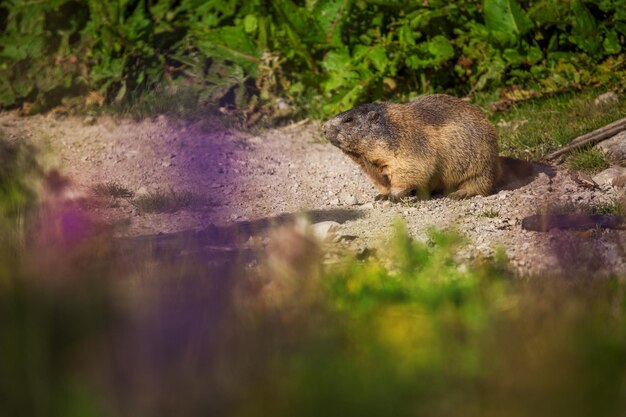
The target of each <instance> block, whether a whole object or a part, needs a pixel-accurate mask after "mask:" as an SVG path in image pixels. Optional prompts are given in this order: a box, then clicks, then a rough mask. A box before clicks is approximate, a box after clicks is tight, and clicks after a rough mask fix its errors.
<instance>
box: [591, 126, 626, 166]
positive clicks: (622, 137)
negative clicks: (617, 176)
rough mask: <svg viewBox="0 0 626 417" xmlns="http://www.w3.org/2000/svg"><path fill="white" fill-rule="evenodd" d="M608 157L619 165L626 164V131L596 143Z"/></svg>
mask: <svg viewBox="0 0 626 417" xmlns="http://www.w3.org/2000/svg"><path fill="white" fill-rule="evenodd" d="M596 148H597V149H599V150H600V151H601V152H602V153H603V154H604V156H605V157H606V159H607V160H608V161H609V162H611V163H613V164H618V165H626V131H624V132H620V133H618V134H617V135H615V136H613V137H612V138H610V139H607V140H605V141H602V142H600V143H598V144H597V145H596Z"/></svg>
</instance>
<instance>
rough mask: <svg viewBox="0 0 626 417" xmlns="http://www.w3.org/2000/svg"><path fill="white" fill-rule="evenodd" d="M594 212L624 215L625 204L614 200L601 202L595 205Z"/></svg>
mask: <svg viewBox="0 0 626 417" xmlns="http://www.w3.org/2000/svg"><path fill="white" fill-rule="evenodd" d="M594 214H609V215H612V216H623V215H624V214H625V213H624V205H623V204H622V203H621V202H619V201H617V200H612V201H609V202H607V203H601V204H598V205H596V206H595V207H594Z"/></svg>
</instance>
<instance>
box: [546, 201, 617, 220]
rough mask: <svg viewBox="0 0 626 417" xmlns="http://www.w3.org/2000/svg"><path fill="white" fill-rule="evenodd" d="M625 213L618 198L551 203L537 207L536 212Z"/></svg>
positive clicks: (615, 214) (614, 214)
mask: <svg viewBox="0 0 626 417" xmlns="http://www.w3.org/2000/svg"><path fill="white" fill-rule="evenodd" d="M624 213H625V209H624V205H623V203H622V202H621V201H619V200H611V201H607V202H600V203H592V204H590V203H584V204H581V203H571V202H570V203H565V204H551V205H548V206H547V207H541V208H538V211H537V214H583V215H590V216H591V215H596V214H608V215H613V216H623V215H624Z"/></svg>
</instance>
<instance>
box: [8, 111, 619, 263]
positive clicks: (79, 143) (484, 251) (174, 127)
mask: <svg viewBox="0 0 626 417" xmlns="http://www.w3.org/2000/svg"><path fill="white" fill-rule="evenodd" d="M89 122H91V121H89ZM0 129H2V130H3V131H4V133H5V136H8V137H10V138H11V137H12V138H14V139H19V140H28V141H30V142H32V143H33V144H34V145H35V146H36V147H37V148H39V149H40V152H41V155H40V159H41V160H42V163H43V165H44V166H45V167H46V168H58V169H59V170H60V171H61V172H62V173H63V174H65V175H67V176H68V177H70V178H71V179H72V181H73V183H74V186H75V187H76V189H78V190H81V191H82V192H84V193H89V192H90V190H92V188H93V187H94V186H96V185H97V184H103V183H107V182H116V183H118V184H120V185H122V186H124V187H126V188H128V189H129V190H132V191H133V192H135V194H136V195H142V194H143V195H146V194H149V193H151V192H156V191H159V190H161V191H163V190H166V191H167V190H174V191H175V192H182V191H189V192H191V193H193V194H194V195H196V196H200V197H202V198H201V199H200V200H201V201H203V203H201V204H194V205H193V207H187V208H185V209H182V210H178V211H176V212H167V213H142V212H140V211H139V210H137V208H136V207H135V206H134V205H133V204H132V203H131V202H130V201H128V200H125V199H115V200H113V199H112V200H111V201H109V202H108V203H107V204H104V205H102V206H99V207H96V208H94V210H95V212H96V213H97V214H98V215H99V216H101V217H102V218H103V219H105V221H107V222H109V223H111V224H115V225H117V228H116V233H117V234H118V235H120V236H136V235H144V234H155V233H160V232H171V231H178V230H185V229H190V228H203V227H206V226H208V225H209V224H218V225H225V224H229V223H232V222H242V221H246V220H257V219H261V218H272V217H275V216H278V215H281V214H283V213H301V212H308V213H309V217H310V218H312V221H314V222H317V221H325V220H332V221H336V222H338V223H340V224H341V226H340V227H339V230H338V231H337V232H336V239H335V240H336V241H338V245H340V246H342V247H345V248H347V249H348V250H350V251H354V252H356V253H362V252H363V251H365V250H375V249H377V248H378V249H379V250H383V251H384V248H385V246H386V242H387V241H388V239H389V237H390V236H391V234H392V231H393V224H394V221H395V220H396V219H398V218H399V219H402V220H403V221H404V222H405V223H406V225H407V228H408V229H409V231H410V233H411V234H412V235H413V236H414V237H415V238H417V239H427V236H428V235H427V231H428V229H429V227H431V226H435V227H439V228H455V229H456V230H458V231H459V232H461V233H462V234H463V235H464V236H466V237H467V238H468V241H469V242H470V249H469V250H468V252H467V253H466V254H465V256H467V257H468V258H471V257H474V256H483V255H486V256H491V255H493V254H494V250H497V249H498V248H501V249H503V250H504V252H505V253H506V254H507V255H508V257H509V258H510V259H511V262H512V265H514V266H515V267H516V268H517V269H518V270H520V271H521V272H534V273H550V272H552V271H556V270H563V269H565V270H567V269H570V268H572V269H574V270H576V271H581V269H583V268H588V269H589V271H590V273H591V272H593V273H601V274H610V273H611V272H615V271H623V270H625V269H626V264H625V263H624V259H623V256H621V255H622V253H623V250H622V249H621V248H622V242H623V240H624V232H621V231H614V230H608V231H600V230H597V231H591V232H583V233H580V232H564V231H551V232H549V233H535V232H527V231H524V230H522V229H521V220H522V219H523V218H524V217H525V216H528V215H531V214H535V213H536V212H537V210H538V209H539V208H541V207H544V206H546V205H557V206H564V205H583V204H584V205H592V206H593V205H601V204H605V203H607V202H610V201H613V200H615V198H617V197H618V194H617V193H618V191H617V190H615V189H612V188H611V189H608V190H597V189H596V190H590V189H589V188H587V187H585V186H584V185H583V184H580V183H579V182H577V181H575V179H574V178H573V176H572V175H571V174H570V173H569V172H567V171H565V170H558V171H556V173H555V174H554V175H553V176H551V177H550V176H548V175H546V173H541V172H539V171H538V172H537V175H536V176H535V177H534V179H533V180H532V182H530V183H528V184H526V185H524V186H521V187H519V188H517V189H514V190H508V191H506V190H505V191H500V192H498V193H496V194H494V195H492V196H489V197H474V198H471V199H469V200H464V201H455V200H451V199H448V198H443V197H439V198H435V199H432V200H429V201H414V202H410V203H407V204H390V203H387V202H383V203H379V202H376V203H374V196H375V195H376V192H375V190H374V188H373V186H372V185H371V184H370V182H369V181H368V180H367V178H366V177H365V176H364V175H363V174H362V173H361V172H359V170H358V169H357V167H356V166H355V165H354V164H353V163H352V162H351V161H350V160H349V159H348V158H347V157H345V156H344V155H343V154H341V152H339V151H338V150H337V149H335V148H334V147H332V146H331V145H329V144H326V143H323V142H322V141H321V134H320V130H319V125H318V124H316V123H307V124H295V125H291V126H287V127H284V128H280V129H274V130H268V131H265V132H263V133H261V134H259V135H258V136H254V135H251V134H247V133H242V132H237V131H233V130H230V129H227V128H225V127H224V126H222V125H221V124H220V123H217V122H208V121H203V122H195V123H189V122H183V121H177V120H171V119H168V118H166V117H163V116H161V117H159V118H156V119H146V120H144V121H140V122H135V121H131V120H123V119H113V118H110V117H102V118H99V119H98V120H96V121H95V123H93V124H90V123H85V120H83V119H81V118H74V117H69V118H61V119H57V118H54V117H51V116H48V117H46V116H35V117H29V118H21V117H19V116H17V115H16V114H15V113H11V112H5V113H1V114H0Z"/></svg>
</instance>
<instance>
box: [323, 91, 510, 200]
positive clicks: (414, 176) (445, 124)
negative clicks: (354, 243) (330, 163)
mask: <svg viewBox="0 0 626 417" xmlns="http://www.w3.org/2000/svg"><path fill="white" fill-rule="evenodd" d="M324 131H325V133H326V136H327V137H328V139H329V140H330V142H331V143H333V144H334V145H335V146H337V147H339V148H340V149H342V150H343V151H344V152H346V153H347V154H348V155H349V156H350V157H351V158H352V159H354V160H355V161H356V162H357V163H359V165H361V167H362V168H363V169H364V170H365V172H366V173H367V174H368V175H369V176H370V177H371V178H372V179H373V180H374V182H375V184H376V185H377V186H378V187H379V189H380V191H381V194H382V196H383V197H385V196H391V198H393V199H397V198H401V197H403V196H405V195H408V194H410V193H411V192H413V191H416V192H417V193H419V194H427V193H430V192H432V191H435V190H437V191H443V192H445V193H450V196H452V197H457V198H464V197H469V196H472V195H476V194H481V195H487V194H489V193H491V192H492V190H493V187H494V185H495V182H496V179H497V177H498V175H499V160H498V140H497V134H496V131H495V129H494V127H493V126H492V125H491V124H490V123H489V121H488V120H487V119H486V118H485V116H484V115H483V114H482V113H481V112H480V110H478V109H477V108H475V107H473V106H471V105H470V104H468V103H466V102H464V101H462V100H459V99H457V98H455V97H451V96H447V95H442V94H435V95H428V96H422V97H420V98H418V99H417V100H415V101H413V102H411V103H407V104H396V103H380V104H367V105H364V106H359V107H356V108H354V109H352V110H350V111H348V112H345V113H342V114H340V115H338V116H336V117H335V118H333V119H331V120H329V121H328V122H327V123H325V125H324Z"/></svg>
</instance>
